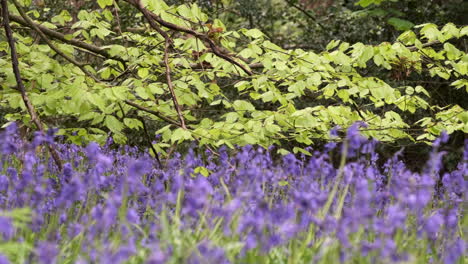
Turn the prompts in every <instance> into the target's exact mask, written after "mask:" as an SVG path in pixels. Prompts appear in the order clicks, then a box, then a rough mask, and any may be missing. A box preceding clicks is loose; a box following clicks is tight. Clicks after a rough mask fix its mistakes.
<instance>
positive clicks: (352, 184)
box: [0, 124, 468, 264]
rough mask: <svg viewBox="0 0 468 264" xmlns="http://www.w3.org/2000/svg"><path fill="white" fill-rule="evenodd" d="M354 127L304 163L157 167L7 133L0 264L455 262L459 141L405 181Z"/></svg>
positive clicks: (98, 149) (251, 153) (462, 197)
mask: <svg viewBox="0 0 468 264" xmlns="http://www.w3.org/2000/svg"><path fill="white" fill-rule="evenodd" d="M359 125H360V124H356V125H354V126H352V127H351V128H350V129H349V130H348V133H347V136H346V138H345V143H341V144H334V143H333V144H328V145H327V146H326V151H325V152H318V151H315V152H314V151H313V150H311V153H312V155H311V156H310V157H305V156H302V157H298V156H295V155H292V154H289V155H286V156H283V157H280V158H278V157H276V158H273V157H272V155H271V153H273V151H274V150H273V148H270V149H264V148H260V147H258V148H257V147H253V146H245V147H242V148H239V149H238V150H237V151H228V150H226V149H220V150H219V153H216V154H213V153H212V152H206V153H202V154H203V155H199V154H197V153H196V152H195V151H193V150H190V151H189V152H188V153H187V154H186V155H185V156H184V157H182V156H181V155H180V154H177V153H176V154H175V155H173V157H171V158H170V159H168V160H167V161H166V162H165V163H164V166H163V167H160V166H159V164H158V163H157V162H156V161H155V159H154V158H152V157H151V155H149V154H148V153H145V152H139V151H138V150H137V149H136V148H132V147H121V148H119V149H112V148H110V147H109V146H110V144H106V145H105V146H99V145H97V144H95V143H91V144H89V145H88V146H86V147H80V146H77V145H69V144H55V143H53V133H49V134H47V135H40V134H38V135H36V137H35V139H34V140H33V141H32V142H27V141H23V140H20V139H19V138H18V137H17V136H16V131H15V127H14V125H12V126H10V127H8V128H7V129H6V130H5V131H3V132H2V133H1V134H0V159H1V160H0V264H3V263H17V262H18V263H19V262H31V263H36V262H38V263H47V264H49V263H62V262H69V263H113V264H116V263H152V264H153V263H261V262H263V261H269V262H286V261H291V262H292V263H321V261H325V262H322V263H334V262H335V261H339V262H342V263H347V262H355V263H358V262H359V263H398V262H408V261H409V262H411V263H412V262H421V263H429V262H433V263H440V262H442V263H447V264H452V263H458V261H463V260H462V259H463V258H464V257H463V254H464V252H465V251H466V249H467V243H466V241H465V240H466V237H464V236H463V233H466V231H467V230H463V228H464V227H463V226H464V224H466V223H467V219H466V218H467V217H466V214H465V213H466V212H465V211H464V208H463V204H464V203H466V193H467V187H468V183H467V176H468V142H465V145H464V154H463V157H462V159H461V161H460V163H459V164H458V167H457V168H456V169H455V170H453V171H452V172H444V173H442V172H441V168H440V167H441V160H442V157H443V155H444V153H443V152H439V151H438V150H437V149H438V148H439V147H440V146H442V145H443V144H444V143H445V142H446V141H447V137H446V136H445V135H444V136H442V137H441V138H439V139H438V140H437V141H436V142H434V146H435V147H434V150H433V152H432V153H431V157H430V160H429V161H428V163H427V164H426V165H425V166H424V169H423V170H422V172H421V173H415V172H412V171H410V170H409V169H407V168H406V167H405V164H404V163H403V162H401V161H400V159H399V156H398V154H397V155H395V156H394V157H393V158H391V159H390V160H388V161H387V162H386V163H385V164H384V165H383V166H379V165H378V164H377V160H378V155H377V154H376V152H375V151H374V149H375V147H376V145H377V144H378V142H376V141H375V140H368V139H366V138H364V137H362V136H361V135H360V134H359ZM332 134H333V135H336V131H332ZM44 144H55V145H54V147H55V148H56V149H57V150H58V152H59V153H60V156H61V158H62V160H63V161H64V166H63V169H62V170H61V171H58V169H57V167H56V166H55V164H54V163H53V160H52V159H48V158H47V149H46V148H44V147H43V146H44ZM344 150H346V151H344ZM330 153H346V155H347V158H348V161H347V162H346V163H344V164H342V166H336V165H334V164H333V162H332V161H331V158H330V156H329V154H330ZM335 185H336V187H337V188H338V189H337V190H338V191H337V192H336V195H334V196H330V194H331V193H333V192H332V191H331V190H332V188H334V186H335ZM24 208H29V209H30V214H24V215H26V216H24V215H23V218H25V219H22V217H20V216H18V215H17V214H18V213H16V212H19V211H21V210H24ZM15 213H16V214H15ZM21 245H23V246H21ZM24 245H27V246H24ZM12 248H13V249H12ZM20 248H21V250H19V249H20ZM327 261H328V262H327ZM330 261H332V262H330ZM356 261H357V262H356Z"/></svg>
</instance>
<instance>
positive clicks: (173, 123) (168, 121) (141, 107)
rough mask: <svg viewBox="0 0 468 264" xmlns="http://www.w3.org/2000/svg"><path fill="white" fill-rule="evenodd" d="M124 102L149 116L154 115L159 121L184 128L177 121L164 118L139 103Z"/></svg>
mask: <svg viewBox="0 0 468 264" xmlns="http://www.w3.org/2000/svg"><path fill="white" fill-rule="evenodd" d="M124 102H125V103H126V104H128V105H129V106H133V107H135V108H136V109H138V110H140V111H143V112H146V113H148V114H152V115H154V116H156V117H158V118H159V119H162V120H164V121H166V122H167V123H169V124H171V125H175V126H178V127H182V125H181V124H180V123H178V122H177V121H176V120H173V119H172V118H169V117H167V116H164V115H162V114H161V113H159V112H157V111H154V110H151V109H149V108H146V107H144V106H141V105H139V104H137V103H135V102H133V101H130V100H124Z"/></svg>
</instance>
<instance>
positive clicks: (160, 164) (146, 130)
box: [140, 117, 162, 168]
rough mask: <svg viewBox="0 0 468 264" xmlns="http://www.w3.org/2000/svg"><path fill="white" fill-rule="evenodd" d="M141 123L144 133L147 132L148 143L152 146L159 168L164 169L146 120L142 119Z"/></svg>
mask: <svg viewBox="0 0 468 264" xmlns="http://www.w3.org/2000/svg"><path fill="white" fill-rule="evenodd" d="M140 121H141V123H142V124H143V131H144V132H145V138H146V141H147V142H148V145H149V146H150V148H151V151H153V154H154V157H155V158H156V161H157V162H158V165H159V167H160V168H162V163H161V160H160V159H159V154H158V152H157V151H156V149H155V148H154V146H153V142H152V141H151V140H150V136H149V133H148V129H147V127H146V124H145V119H143V118H142V117H140Z"/></svg>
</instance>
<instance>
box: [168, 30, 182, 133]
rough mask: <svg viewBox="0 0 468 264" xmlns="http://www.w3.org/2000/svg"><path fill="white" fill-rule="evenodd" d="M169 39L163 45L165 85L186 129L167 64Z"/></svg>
mask: <svg viewBox="0 0 468 264" xmlns="http://www.w3.org/2000/svg"><path fill="white" fill-rule="evenodd" d="M170 45H171V43H170V39H169V38H167V39H166V45H165V47H164V65H165V66H166V80H167V86H168V88H169V91H170V92H171V97H172V102H173V103H174V108H175V109H176V111H177V115H178V117H179V122H180V125H181V127H182V128H183V129H187V127H186V126H185V120H184V116H183V115H182V110H181V109H180V105H179V102H178V101H177V96H176V94H175V91H174V85H173V84H172V79H171V67H170V65H169V47H170Z"/></svg>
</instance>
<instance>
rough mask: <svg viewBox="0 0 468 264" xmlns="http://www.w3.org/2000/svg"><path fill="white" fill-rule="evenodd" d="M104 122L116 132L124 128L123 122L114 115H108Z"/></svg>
mask: <svg viewBox="0 0 468 264" xmlns="http://www.w3.org/2000/svg"><path fill="white" fill-rule="evenodd" d="M104 124H105V125H106V126H107V128H109V130H110V131H112V132H114V133H119V132H120V131H122V129H123V124H122V122H120V121H119V120H118V119H117V118H115V117H114V116H112V115H108V116H106V118H105V120H104Z"/></svg>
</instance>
